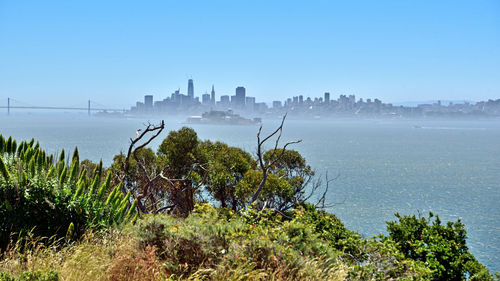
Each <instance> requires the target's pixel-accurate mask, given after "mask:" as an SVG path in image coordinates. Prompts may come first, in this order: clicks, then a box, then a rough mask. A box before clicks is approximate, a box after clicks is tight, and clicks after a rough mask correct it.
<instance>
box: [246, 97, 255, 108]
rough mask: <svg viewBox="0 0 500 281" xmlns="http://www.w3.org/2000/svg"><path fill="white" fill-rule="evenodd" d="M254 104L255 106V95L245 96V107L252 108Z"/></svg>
mask: <svg viewBox="0 0 500 281" xmlns="http://www.w3.org/2000/svg"><path fill="white" fill-rule="evenodd" d="M254 106H255V97H246V98H245V108H246V109H248V110H254Z"/></svg>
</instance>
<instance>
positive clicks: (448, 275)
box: [387, 213, 492, 280]
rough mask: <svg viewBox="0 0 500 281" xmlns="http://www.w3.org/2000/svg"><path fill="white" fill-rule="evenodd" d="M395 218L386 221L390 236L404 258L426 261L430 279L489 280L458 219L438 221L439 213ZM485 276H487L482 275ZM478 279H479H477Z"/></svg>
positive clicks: (397, 215)
mask: <svg viewBox="0 0 500 281" xmlns="http://www.w3.org/2000/svg"><path fill="white" fill-rule="evenodd" d="M396 217H397V218H398V220H399V221H398V222H388V223H387V231H388V232H389V239H391V240H393V241H394V242H395V243H396V246H397V248H398V249H399V250H400V251H401V253H403V254H404V256H405V257H406V258H409V259H412V260H415V261H420V262H423V263H425V264H426V265H427V266H428V267H429V268H430V269H431V270H432V279H433V280H465V279H466V278H468V277H470V279H472V280H474V279H475V278H479V276H480V275H482V276H483V277H481V278H482V279H481V280H492V279H491V278H492V276H490V274H489V273H487V271H486V273H485V271H484V270H485V268H484V266H483V265H481V264H480V263H479V262H477V261H476V259H475V258H474V256H473V255H472V254H471V253H470V252H469V250H468V248H467V245H466V238H467V236H466V231H465V227H464V225H463V224H462V223H461V221H460V220H458V221H457V222H447V223H446V225H443V224H441V220H440V219H439V217H438V216H435V217H434V215H433V214H432V213H429V218H425V217H420V218H417V217H416V216H401V215H399V214H397V213H396ZM485 276H488V278H489V279H488V278H486V279H485ZM476 280H478V279H476Z"/></svg>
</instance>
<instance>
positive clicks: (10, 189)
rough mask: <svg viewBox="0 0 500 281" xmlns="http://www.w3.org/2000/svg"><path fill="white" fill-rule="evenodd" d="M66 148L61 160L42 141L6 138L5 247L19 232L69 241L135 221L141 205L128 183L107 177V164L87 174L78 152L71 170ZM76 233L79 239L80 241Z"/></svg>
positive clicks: (0, 166)
mask: <svg viewBox="0 0 500 281" xmlns="http://www.w3.org/2000/svg"><path fill="white" fill-rule="evenodd" d="M64 155H65V153H64V150H62V151H61V153H60V154H59V158H57V159H58V161H57V162H54V159H55V158H54V156H53V155H49V154H48V153H46V152H45V151H44V150H42V149H41V148H40V145H39V143H38V142H36V144H35V140H34V139H31V140H30V141H29V142H26V141H21V142H20V143H19V144H17V141H16V140H14V139H12V137H9V138H8V139H5V137H4V136H2V135H0V229H6V230H8V231H2V233H1V234H0V248H2V247H4V246H5V244H6V243H7V242H8V240H9V239H10V238H11V236H12V234H14V233H22V232H23V231H26V230H31V229H33V228H34V229H35V232H37V231H38V233H39V234H40V235H45V236H47V237H50V236H52V235H59V236H61V237H64V236H65V235H66V233H67V232H68V230H69V227H70V225H71V228H72V230H71V233H72V235H73V234H74V235H77V234H78V233H82V232H83V231H84V230H85V229H86V228H89V227H90V228H96V227H102V226H110V225H114V226H121V225H123V224H125V223H127V222H130V221H133V220H135V218H136V216H137V211H136V209H137V202H133V201H132V200H131V197H130V194H128V193H127V194H125V193H124V192H123V191H122V190H123V186H122V184H119V185H116V186H112V185H111V178H112V175H110V174H108V175H107V176H106V177H103V167H102V161H101V162H100V163H99V165H94V164H93V165H94V166H95V167H96V168H95V169H93V170H89V171H88V170H87V168H86V167H85V166H84V165H81V164H80V160H79V153H78V149H77V148H75V150H74V152H73V156H72V158H71V160H72V161H71V162H70V163H69V166H68V165H67V164H66V163H65V161H64V157H65V156H64ZM74 235H73V237H75V236H74Z"/></svg>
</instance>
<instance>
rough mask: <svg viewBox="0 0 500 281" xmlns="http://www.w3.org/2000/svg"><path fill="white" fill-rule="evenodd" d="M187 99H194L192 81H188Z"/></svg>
mask: <svg viewBox="0 0 500 281" xmlns="http://www.w3.org/2000/svg"><path fill="white" fill-rule="evenodd" d="M188 97H189V98H191V99H194V85H193V79H189V80H188Z"/></svg>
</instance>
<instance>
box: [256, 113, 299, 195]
mask: <svg viewBox="0 0 500 281" xmlns="http://www.w3.org/2000/svg"><path fill="white" fill-rule="evenodd" d="M285 119H286V114H285V115H284V116H283V119H282V120H281V124H280V125H279V127H278V128H276V130H274V131H273V132H272V133H271V134H269V135H268V136H266V137H265V138H264V139H262V140H261V136H260V134H261V132H262V125H261V126H260V128H259V131H258V132H257V157H258V159H259V166H260V169H261V170H262V181H261V182H260V184H259V187H258V188H257V190H256V191H255V193H254V194H253V196H252V200H251V201H250V202H251V203H254V202H255V201H257V198H259V195H260V192H261V191H262V188H264V185H265V184H266V180H267V174H268V171H269V168H270V167H272V166H273V165H274V164H275V163H276V162H278V161H279V160H280V159H281V158H282V157H283V154H284V153H285V150H286V148H287V147H288V146H289V145H292V144H296V143H300V142H301V141H302V140H298V141H292V142H287V143H286V144H285V145H284V146H283V148H282V149H281V152H280V153H279V154H278V155H276V152H277V151H278V150H279V148H278V147H279V142H280V139H281V135H282V133H283V125H284V124H285ZM276 134H278V136H277V137H276V141H275V143H274V149H273V152H272V153H271V157H270V158H269V163H267V164H266V163H265V161H264V155H263V152H262V146H263V145H264V143H265V142H266V141H268V140H269V139H271V138H272V137H274V136H275V135H276Z"/></svg>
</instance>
